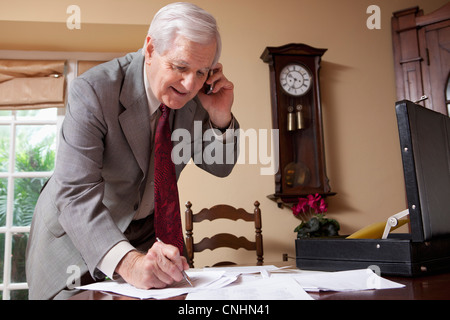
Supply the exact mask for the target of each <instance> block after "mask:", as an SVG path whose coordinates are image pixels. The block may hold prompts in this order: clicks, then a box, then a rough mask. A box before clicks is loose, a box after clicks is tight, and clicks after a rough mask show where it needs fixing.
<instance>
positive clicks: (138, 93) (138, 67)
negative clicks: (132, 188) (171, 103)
mask: <svg viewBox="0 0 450 320" xmlns="http://www.w3.org/2000/svg"><path fill="white" fill-rule="evenodd" d="M143 64H144V56H142V55H141V53H140V52H137V53H136V55H135V57H134V59H133V60H132V61H131V63H130V66H129V67H128V69H127V71H126V74H125V79H124V84H123V86H122V91H121V94H120V102H121V103H122V105H123V107H124V108H125V111H124V112H122V113H121V114H120V116H119V122H120V125H121V127H122V130H123V133H124V134H125V137H126V138H127V141H128V143H129V145H130V147H131V150H132V151H133V154H134V156H135V158H136V160H137V162H138V164H139V167H140V168H141V170H142V171H143V172H144V175H145V174H146V173H147V168H148V159H149V155H150V141H151V132H150V118H149V117H150V114H149V113H150V112H149V109H148V102H147V96H146V94H145V87H144V78H143Z"/></svg>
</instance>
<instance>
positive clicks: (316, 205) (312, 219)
mask: <svg viewBox="0 0 450 320" xmlns="http://www.w3.org/2000/svg"><path fill="white" fill-rule="evenodd" d="M327 209H328V205H327V203H326V202H325V199H323V198H322V197H321V196H320V195H319V194H315V195H311V194H310V195H308V196H307V197H306V198H299V199H298V203H297V204H296V205H294V206H293V207H292V213H293V214H294V216H295V217H297V218H299V219H300V220H302V222H301V223H300V224H299V225H298V226H297V227H296V228H295V229H294V232H297V238H299V239H302V238H313V237H332V236H338V235H339V232H338V231H339V229H340V225H339V223H338V222H337V221H336V220H335V219H328V218H326V217H325V212H326V211H327Z"/></svg>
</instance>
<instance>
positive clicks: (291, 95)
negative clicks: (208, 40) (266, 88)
mask: <svg viewBox="0 0 450 320" xmlns="http://www.w3.org/2000/svg"><path fill="white" fill-rule="evenodd" d="M325 51H327V49H317V48H313V47H311V46H308V45H306V44H287V45H284V46H281V47H267V48H266V49H265V50H264V52H263V54H262V55H261V59H262V60H263V61H264V62H266V63H268V64H269V74H270V93H271V104H272V124H273V128H274V129H278V130H279V141H278V142H279V169H278V172H277V173H276V174H275V193H274V194H273V195H270V196H269V198H271V199H273V200H275V201H277V202H278V203H279V206H281V205H282V204H283V203H294V202H297V201H298V198H299V197H302V196H306V195H308V194H315V193H319V194H321V195H322V196H328V195H333V194H334V193H332V192H331V188H330V185H329V180H328V177H327V175H326V166H325V151H324V143H323V128H322V107H321V104H320V83H319V69H320V62H321V57H322V55H323V54H324V53H325Z"/></svg>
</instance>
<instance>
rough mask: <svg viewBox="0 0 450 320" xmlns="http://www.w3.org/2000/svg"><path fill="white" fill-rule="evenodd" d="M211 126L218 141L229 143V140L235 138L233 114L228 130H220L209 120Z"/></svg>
mask: <svg viewBox="0 0 450 320" xmlns="http://www.w3.org/2000/svg"><path fill="white" fill-rule="evenodd" d="M209 126H210V128H211V129H213V132H214V135H215V137H216V139H217V140H218V141H221V142H227V141H229V139H231V138H232V137H233V136H234V132H233V131H234V116H233V114H231V122H230V125H229V126H228V128H225V129H220V128H218V127H217V126H215V125H214V124H213V123H212V122H211V119H210V120H209Z"/></svg>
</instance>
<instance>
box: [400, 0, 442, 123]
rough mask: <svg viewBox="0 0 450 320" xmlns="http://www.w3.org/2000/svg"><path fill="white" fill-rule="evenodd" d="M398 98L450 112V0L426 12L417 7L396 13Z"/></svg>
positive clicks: (438, 110) (439, 110)
mask: <svg viewBox="0 0 450 320" xmlns="http://www.w3.org/2000/svg"><path fill="white" fill-rule="evenodd" d="M392 41H393V49H394V64H395V76H396V87H397V99H398V100H403V99H408V100H411V101H417V100H419V99H420V98H421V97H422V96H424V95H426V96H427V97H428V99H426V100H424V101H422V102H421V104H422V105H423V106H425V107H426V108H429V109H432V110H435V111H437V112H440V113H443V114H446V115H449V110H450V101H449V100H450V86H449V73H450V2H449V3H447V4H446V5H444V6H443V7H441V8H439V9H438V10H436V11H434V12H432V13H430V14H427V15H424V14H423V11H422V10H420V9H419V8H418V7H414V8H410V9H405V10H402V11H397V12H394V13H393V17H392Z"/></svg>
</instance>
